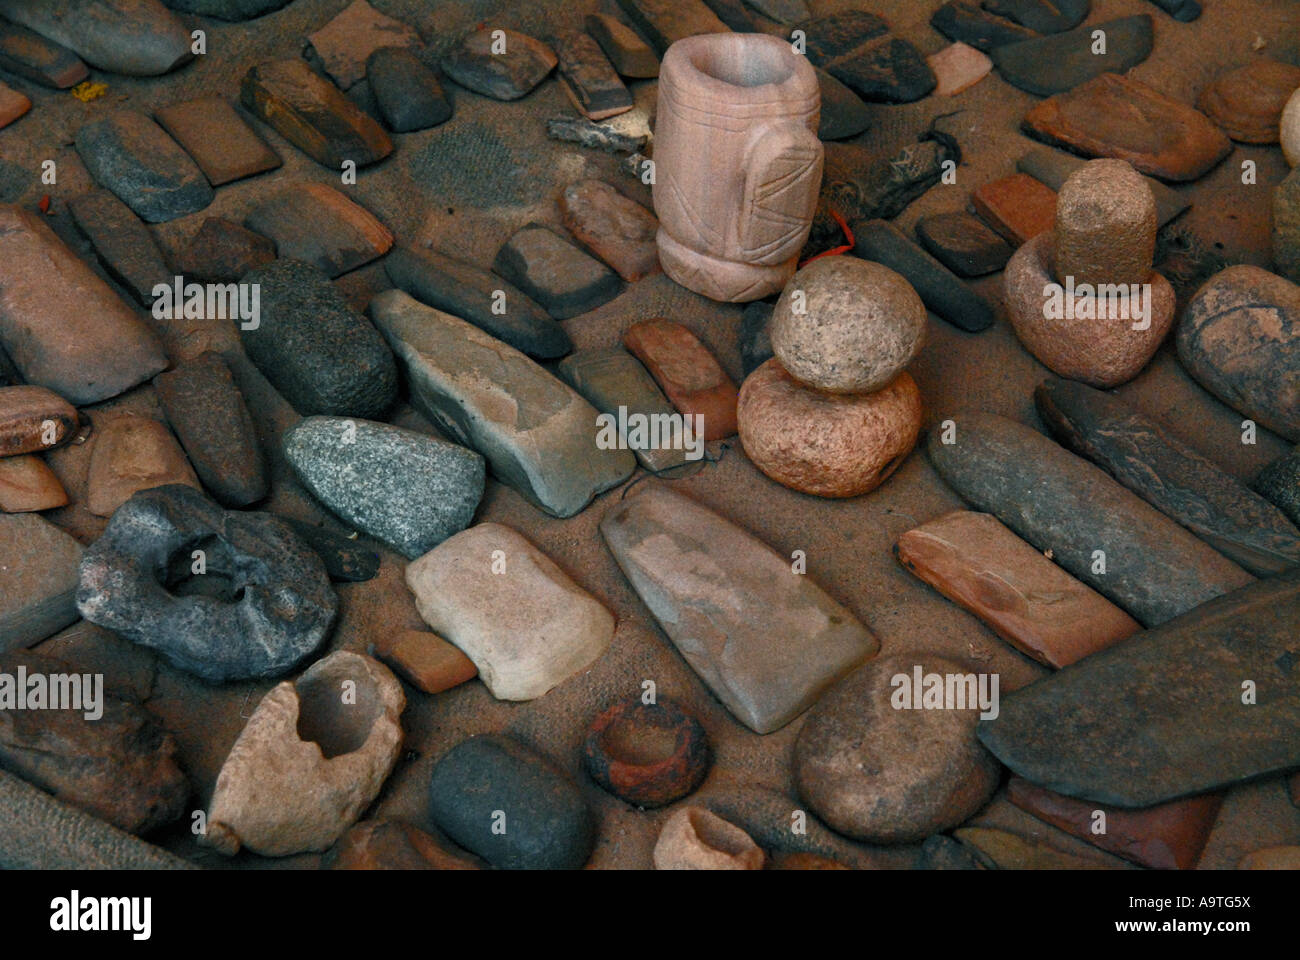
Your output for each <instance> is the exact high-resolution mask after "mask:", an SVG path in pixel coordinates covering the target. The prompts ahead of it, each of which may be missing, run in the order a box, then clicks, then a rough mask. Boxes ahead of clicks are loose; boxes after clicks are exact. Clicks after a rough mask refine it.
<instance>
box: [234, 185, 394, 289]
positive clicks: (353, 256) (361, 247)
mask: <svg viewBox="0 0 1300 960" xmlns="http://www.w3.org/2000/svg"><path fill="white" fill-rule="evenodd" d="M244 226H246V227H248V229H250V230H252V231H254V232H256V233H260V234H261V235H262V236H264V237H269V238H270V239H271V240H272V241H273V242H274V243H275V248H276V252H277V253H278V255H279V256H281V257H285V258H288V259H290V260H302V261H304V262H306V263H310V264H312V265H313V266H316V267H319V268H320V269H321V270H323V271H325V273H326V274H328V275H329V276H331V277H337V276H338V275H339V274H342V273H347V272H348V271H349V270H355V269H356V268H357V267H360V266H363V265H364V264H367V263H369V262H370V261H371V260H374V259H376V258H377V257H382V256H383V255H384V254H386V253H387V252H388V251H389V250H390V249H391V248H392V246H393V234H392V232H391V231H390V230H389V229H388V228H387V227H385V226H384V225H383V224H382V223H380V222H379V219H378V218H377V217H376V216H375V215H374V214H373V213H371V212H370V211H369V210H367V209H366V208H365V207H363V206H361V205H360V204H359V203H356V202H354V201H353V200H351V199H349V198H348V197H345V196H344V195H343V194H342V193H340V192H339V191H337V190H335V189H334V188H333V187H330V186H326V185H325V184H323V183H298V184H294V185H293V186H290V187H288V188H286V189H283V190H280V191H278V192H277V193H275V194H273V195H272V196H271V198H270V199H268V200H266V201H264V202H263V203H262V204H261V205H259V206H258V207H256V208H255V209H254V210H253V212H252V213H250V214H249V215H248V216H247V217H246V218H245V219H244Z"/></svg>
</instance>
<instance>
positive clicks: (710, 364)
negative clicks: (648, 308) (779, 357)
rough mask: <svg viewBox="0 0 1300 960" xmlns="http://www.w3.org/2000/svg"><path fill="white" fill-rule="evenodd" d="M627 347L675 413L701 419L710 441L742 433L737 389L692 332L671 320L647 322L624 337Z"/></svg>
mask: <svg viewBox="0 0 1300 960" xmlns="http://www.w3.org/2000/svg"><path fill="white" fill-rule="evenodd" d="M623 345H624V346H625V347H627V349H628V351H629V352H630V353H631V354H632V355H633V356H634V357H636V358H637V359H638V360H640V361H641V362H642V363H643V364H645V366H646V369H647V370H649V371H650V375H651V376H652V377H654V378H655V382H656V383H658V384H659V386H660V387H661V388H662V389H663V391H664V394H665V395H666V396H667V397H668V399H669V400H671V401H672V404H673V406H674V407H676V408H677V409H678V410H679V411H681V413H683V414H684V415H686V416H695V417H700V418H701V419H700V420H699V421H698V422H699V423H700V425H701V426H702V427H703V435H704V439H705V440H722V439H724V438H725V437H730V436H732V435H733V434H734V433H735V432H736V399H737V396H738V394H737V391H736V385H735V384H734V383H732V382H731V378H730V377H728V376H727V373H726V371H725V370H723V369H722V367H721V365H720V364H719V363H718V361H717V359H716V358H715V357H714V356H713V354H712V353H710V352H709V348H708V347H706V346H705V345H704V344H703V343H701V342H700V340H699V338H698V337H696V336H695V334H693V333H692V332H691V331H690V330H688V329H686V327H684V326H682V325H681V324H680V323H674V322H672V321H671V320H641V321H638V322H637V323H634V324H632V326H630V327H628V328H627V330H626V331H625V332H624V334H623Z"/></svg>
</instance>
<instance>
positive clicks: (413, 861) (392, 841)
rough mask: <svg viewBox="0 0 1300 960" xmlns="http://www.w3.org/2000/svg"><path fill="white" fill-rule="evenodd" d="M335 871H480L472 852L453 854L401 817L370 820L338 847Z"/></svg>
mask: <svg viewBox="0 0 1300 960" xmlns="http://www.w3.org/2000/svg"><path fill="white" fill-rule="evenodd" d="M330 866H331V869H334V870H479V869H482V868H481V867H480V866H479V863H478V862H477V861H475V860H474V859H473V858H472V857H470V856H468V855H459V854H454V853H449V852H448V851H446V850H444V849H443V848H442V847H440V846H439V845H438V843H437V841H435V840H434V839H433V837H431V836H429V835H428V834H427V833H425V832H424V831H423V830H420V829H417V828H416V827H413V826H411V825H410V824H409V823H401V822H400V821H397V820H366V821H364V822H363V823H358V824H357V825H356V826H355V827H353V828H352V829H351V830H349V831H348V832H347V833H345V834H344V835H343V839H341V840H340V841H339V842H338V844H337V845H336V846H335V848H334V856H333V863H332V864H331V865H330Z"/></svg>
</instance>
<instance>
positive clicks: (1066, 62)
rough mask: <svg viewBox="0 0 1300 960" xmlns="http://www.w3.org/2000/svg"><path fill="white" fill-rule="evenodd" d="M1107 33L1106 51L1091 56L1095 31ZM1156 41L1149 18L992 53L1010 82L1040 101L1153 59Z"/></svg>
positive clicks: (1041, 39) (1124, 20) (1092, 25)
mask: <svg viewBox="0 0 1300 960" xmlns="http://www.w3.org/2000/svg"><path fill="white" fill-rule="evenodd" d="M1096 30H1103V31H1105V33H1106V52H1105V53H1104V54H1096V53H1093V44H1094V43H1095V41H1094V39H1093V32H1094V31H1096ZM1154 42H1155V37H1154V33H1153V30H1152V26H1151V17H1150V15H1149V14H1145V13H1141V14H1138V15H1137V16H1134V17H1124V18H1122V19H1120V20H1111V21H1110V22H1108V23H1101V24H1096V23H1090V24H1088V25H1087V26H1083V27H1079V28H1077V29H1075V30H1070V31H1067V32H1066V33H1056V34H1052V35H1050V36H1046V37H1038V38H1036V39H1034V40H1026V41H1024V42H1023V43H1013V44H1008V45H1006V46H1003V47H998V48H997V49H996V50H994V51H993V54H992V56H993V63H994V64H995V65H996V66H997V68H998V72H999V73H1001V74H1002V78H1003V79H1004V80H1006V81H1007V83H1010V84H1013V85H1014V86H1017V87H1019V88H1020V89H1021V90H1025V91H1028V92H1029V93H1036V94H1038V95H1039V96H1040V97H1050V96H1051V95H1052V94H1054V93H1064V92H1065V91H1066V90H1072V89H1074V88H1075V87H1077V86H1078V85H1079V84H1081V83H1085V82H1087V81H1088V80H1091V79H1092V78H1093V77H1096V76H1100V75H1101V74H1103V73H1123V72H1124V71H1126V70H1129V69H1131V68H1133V67H1135V66H1137V65H1138V64H1139V63H1141V62H1142V61H1144V60H1145V59H1146V58H1147V57H1149V56H1151V49H1152V45H1153V44H1154Z"/></svg>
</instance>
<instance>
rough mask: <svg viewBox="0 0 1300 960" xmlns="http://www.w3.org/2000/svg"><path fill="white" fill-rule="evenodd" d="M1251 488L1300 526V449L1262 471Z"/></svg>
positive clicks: (1275, 461) (1280, 458)
mask: <svg viewBox="0 0 1300 960" xmlns="http://www.w3.org/2000/svg"><path fill="white" fill-rule="evenodd" d="M1251 486H1252V487H1253V488H1254V489H1255V491H1256V492H1257V493H1259V494H1260V495H1261V496H1262V497H1264V498H1265V499H1267V500H1268V501H1270V502H1271V503H1273V504H1274V505H1276V506H1278V507H1281V508H1282V512H1283V513H1285V514H1286V515H1287V516H1288V517H1290V518H1291V520H1292V522H1294V523H1295V524H1297V525H1300V447H1297V448H1296V449H1294V450H1292V451H1291V452H1290V453H1289V454H1287V455H1286V456H1284V457H1279V458H1278V459H1276V460H1274V461H1273V462H1272V463H1270V464H1269V465H1268V466H1267V467H1265V468H1264V469H1263V470H1261V471H1260V474H1259V476H1258V477H1256V478H1255V481H1254V483H1252V484H1251Z"/></svg>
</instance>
